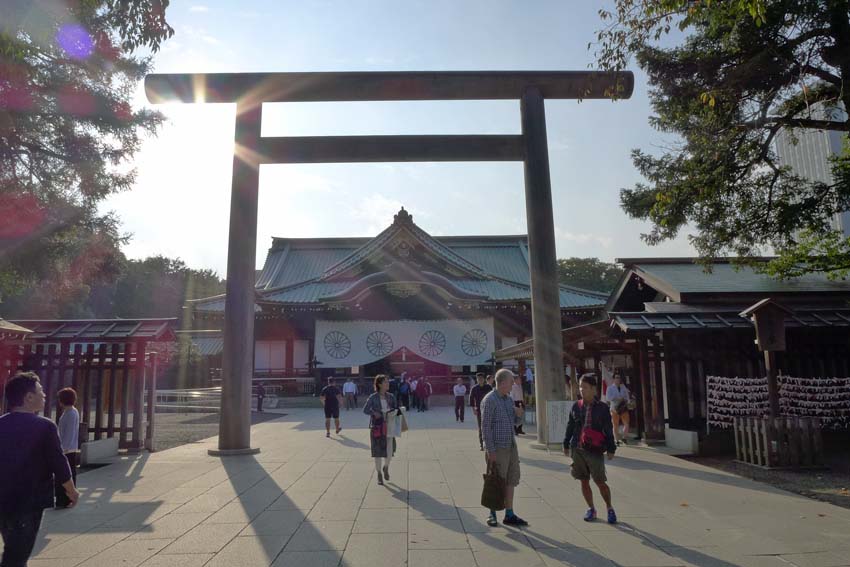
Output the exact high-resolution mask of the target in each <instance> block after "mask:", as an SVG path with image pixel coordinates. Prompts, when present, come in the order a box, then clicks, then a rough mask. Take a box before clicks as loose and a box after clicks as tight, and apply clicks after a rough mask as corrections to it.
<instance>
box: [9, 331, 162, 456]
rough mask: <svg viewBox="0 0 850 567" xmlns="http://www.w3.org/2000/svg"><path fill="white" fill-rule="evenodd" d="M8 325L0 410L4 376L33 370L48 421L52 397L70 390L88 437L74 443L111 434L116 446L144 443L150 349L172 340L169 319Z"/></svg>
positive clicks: (148, 433)
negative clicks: (115, 438)
mask: <svg viewBox="0 0 850 567" xmlns="http://www.w3.org/2000/svg"><path fill="white" fill-rule="evenodd" d="M4 323H6V322H4ZM11 323H12V324H13V325H11V326H10V325H4V327H3V328H2V329H0V408H2V407H3V406H4V405H5V400H3V399H2V395H3V394H2V392H3V387H4V386H5V384H6V381H7V380H8V379H9V377H11V376H13V375H14V374H15V373H16V372H17V371H19V370H25V371H34V372H36V373H37V374H38V375H39V376H40V378H41V383H42V387H43V388H44V393H45V397H46V400H45V407H44V413H43V415H44V416H45V417H47V418H49V419H58V418H59V415H60V407H59V404H58V400H57V395H56V394H57V392H58V391H59V390H61V389H62V388H65V387H72V388H74V389H75V390H76V391H77V406H78V409H79V411H80V415H81V419H82V422H83V423H85V424H86V425H87V429H86V430H87V431H88V435H87V437H88V439H86V437H82V438H81V441H86V440H98V439H102V438H104V437H106V438H111V437H118V439H119V445H120V447H122V448H127V449H141V448H143V447H146V446H147V447H150V446H151V445H150V443H151V441H152V439H153V430H152V423H153V407H154V404H153V403H152V402H153V400H154V398H155V396H156V372H157V362H156V356H157V353H156V352H154V350H153V349H152V348H151V347H152V346H153V345H154V344H156V343H164V342H171V341H173V340H174V325H175V323H176V319H62V320H15V321H12V322H11ZM14 327H17V328H18V329H23V331H20V330H16V329H15V328H14ZM145 396H147V400H146V399H145ZM146 406H147V407H146Z"/></svg>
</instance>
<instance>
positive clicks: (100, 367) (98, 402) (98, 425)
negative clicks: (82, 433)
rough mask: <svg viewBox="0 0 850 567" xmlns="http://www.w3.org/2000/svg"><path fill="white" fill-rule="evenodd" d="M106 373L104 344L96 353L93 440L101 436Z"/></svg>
mask: <svg viewBox="0 0 850 567" xmlns="http://www.w3.org/2000/svg"><path fill="white" fill-rule="evenodd" d="M105 372H106V343H101V344H100V349H98V351H97V388H96V389H95V395H96V396H97V398H95V402H94V438H95V440H98V439H101V438H102V436H103V402H104V400H105V395H106V392H105V388H104V387H103V383H104V379H103V377H104V373H105Z"/></svg>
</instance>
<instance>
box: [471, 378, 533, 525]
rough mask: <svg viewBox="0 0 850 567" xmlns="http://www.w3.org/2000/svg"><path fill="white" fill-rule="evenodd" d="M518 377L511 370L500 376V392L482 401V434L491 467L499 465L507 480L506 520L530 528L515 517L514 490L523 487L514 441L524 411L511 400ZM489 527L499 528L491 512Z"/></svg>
mask: <svg viewBox="0 0 850 567" xmlns="http://www.w3.org/2000/svg"><path fill="white" fill-rule="evenodd" d="M513 381H514V373H513V372H511V371H510V370H508V369H507V368H502V369H501V370H499V371H498V372H496V389H495V390H493V391H492V392H490V393H489V394H487V395H486V396H484V399H483V400H482V401H481V433H482V434H483V437H484V449H485V451H486V453H485V454H486V456H487V463H495V464H496V467H497V471H498V474H499V476H501V477H502V478H504V479H505V518H504V520H503V523H504V524H505V525H508V526H527V525H528V522H526V521H525V520H523V519H522V518H520V517H519V516H517V515H516V514H514V510H513V503H514V488H516V487H517V486H518V485H519V452H518V451H517V445H516V439H515V438H514V432H515V429H514V428H515V427H516V425H517V424H519V423H522V418H523V414H524V410H523V409H522V408H521V407H515V406H514V402H513V400H512V399H511V396H510V392H511V386H512V384H513ZM487 525H488V526H497V525H498V521H497V520H496V511H495V510H490V517H489V518H488V519H487Z"/></svg>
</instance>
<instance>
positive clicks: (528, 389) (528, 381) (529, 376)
mask: <svg viewBox="0 0 850 567" xmlns="http://www.w3.org/2000/svg"><path fill="white" fill-rule="evenodd" d="M525 393H526V395H528V396H529V397H531V396H533V395H534V371H533V370H532V369H531V367H530V366H526V367H525Z"/></svg>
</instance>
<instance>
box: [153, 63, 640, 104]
mask: <svg viewBox="0 0 850 567" xmlns="http://www.w3.org/2000/svg"><path fill="white" fill-rule="evenodd" d="M529 87H535V88H537V89H539V91H540V93H541V95H542V96H543V98H546V99H603V98H621V99H625V98H629V97H631V95H632V91H633V90H634V75H633V74H632V72H631V71H616V72H613V71H611V72H609V71H409V72H345V73H185V74H153V75H148V76H147V77H145V93H146V94H147V97H148V100H149V101H150V102H151V103H153V104H160V103H166V102H189V103H192V102H225V103H226V102H230V103H233V102H235V103H242V104H249V105H255V104H258V103H263V102H329V101H400V100H499V99H502V100H504V99H519V98H521V97H522V95H523V92H524V91H525V90H526V89H528V88H529Z"/></svg>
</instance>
